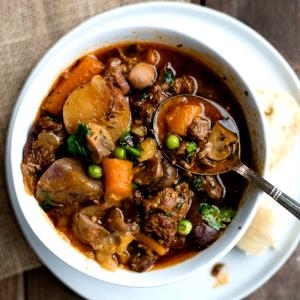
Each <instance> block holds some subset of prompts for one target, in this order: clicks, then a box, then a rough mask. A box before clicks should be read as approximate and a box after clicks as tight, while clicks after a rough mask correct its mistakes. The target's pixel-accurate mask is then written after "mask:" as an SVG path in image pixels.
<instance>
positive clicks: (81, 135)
mask: <svg viewBox="0 0 300 300" xmlns="http://www.w3.org/2000/svg"><path fill="white" fill-rule="evenodd" d="M89 132H90V131H89V129H88V128H87V127H86V125H85V124H81V123H79V124H78V125H77V128H76V131H75V132H74V133H73V134H71V136H70V137H69V138H68V151H69V152H70V153H71V154H72V155H74V156H83V157H85V158H87V159H89V156H90V150H89V149H88V148H87V145H86V136H87V135H88V134H89Z"/></svg>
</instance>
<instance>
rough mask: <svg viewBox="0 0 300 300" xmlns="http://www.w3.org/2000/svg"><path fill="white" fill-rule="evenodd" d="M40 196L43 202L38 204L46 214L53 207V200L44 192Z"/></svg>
mask: <svg viewBox="0 0 300 300" xmlns="http://www.w3.org/2000/svg"><path fill="white" fill-rule="evenodd" d="M42 195H43V197H44V200H43V201H42V202H41V203H40V206H41V208H42V209H43V210H44V211H45V212H48V211H49V210H51V209H52V208H53V207H54V203H53V200H52V199H51V197H50V196H49V193H48V192H46V191H44V192H42Z"/></svg>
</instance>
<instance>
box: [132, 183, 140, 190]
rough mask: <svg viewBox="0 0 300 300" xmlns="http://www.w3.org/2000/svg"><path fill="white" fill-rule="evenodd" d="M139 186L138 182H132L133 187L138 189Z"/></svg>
mask: <svg viewBox="0 0 300 300" xmlns="http://www.w3.org/2000/svg"><path fill="white" fill-rule="evenodd" d="M138 187H139V185H138V184H137V183H136V182H133V183H132V189H133V190H136V189H137V188H138Z"/></svg>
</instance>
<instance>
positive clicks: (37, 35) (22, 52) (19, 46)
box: [0, 0, 188, 280]
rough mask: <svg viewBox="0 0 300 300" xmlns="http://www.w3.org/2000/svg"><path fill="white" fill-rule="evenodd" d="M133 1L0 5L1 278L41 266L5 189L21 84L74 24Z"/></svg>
mask: <svg viewBox="0 0 300 300" xmlns="http://www.w3.org/2000/svg"><path fill="white" fill-rule="evenodd" d="M137 2H142V1H136V0H64V1H61V0H1V1H0V172H1V173H0V191H1V193H0V280H1V279H3V278H5V277H9V276H12V275H14V274H17V273H20V272H23V271H25V270H29V269H32V268H34V267H37V266H39V265H41V262H40V261H39V259H38V258H37V256H36V255H35V254H34V252H33V251H32V249H31V248H30V246H29V245H28V244H27V242H26V241H25V240H24V237H23V236H22V233H21V230H20V228H19V226H18V224H17V221H16V219H15V217H14V214H13V212H12V209H11V206H10V202H9V196H8V193H7V190H6V186H5V174H4V148H5V138H6V132H7V127H8V124H9V119H10V115H11V112H12V109H13V107H14V104H15V102H16V99H17V97H18V94H19V92H20V90H21V88H22V86H23V84H24V81H25V80H26V78H27V76H28V75H29V73H30V71H31V70H32V68H33V67H34V66H35V64H36V63H37V62H38V61H39V59H40V58H41V57H42V55H43V54H44V53H45V51H46V50H47V49H48V48H49V47H50V46H51V45H53V44H54V43H55V41H56V40H57V39H58V38H60V37H61V36H62V35H63V34H65V33H66V32H68V31H69V30H70V29H72V28H73V27H74V26H76V25H78V24H79V23H81V22H82V21H84V20H86V19H87V18H89V17H90V16H93V15H96V14H99V13H101V12H103V11H106V10H109V9H112V8H114V7H119V6H122V5H126V4H131V3H137ZM187 2H188V1H187Z"/></svg>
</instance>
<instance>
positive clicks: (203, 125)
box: [188, 117, 211, 141]
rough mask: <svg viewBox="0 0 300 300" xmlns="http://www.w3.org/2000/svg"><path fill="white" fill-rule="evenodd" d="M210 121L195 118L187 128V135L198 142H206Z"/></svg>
mask: <svg viewBox="0 0 300 300" xmlns="http://www.w3.org/2000/svg"><path fill="white" fill-rule="evenodd" d="M210 126H211V121H210V120H209V119H207V118H204V117H196V118H194V120H193V121H192V123H191V125H190V126H189V128H188V133H189V134H190V135H191V136H192V137H193V138H195V139H197V140H199V141H205V140H207V138H208V136H209V133H210Z"/></svg>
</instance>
